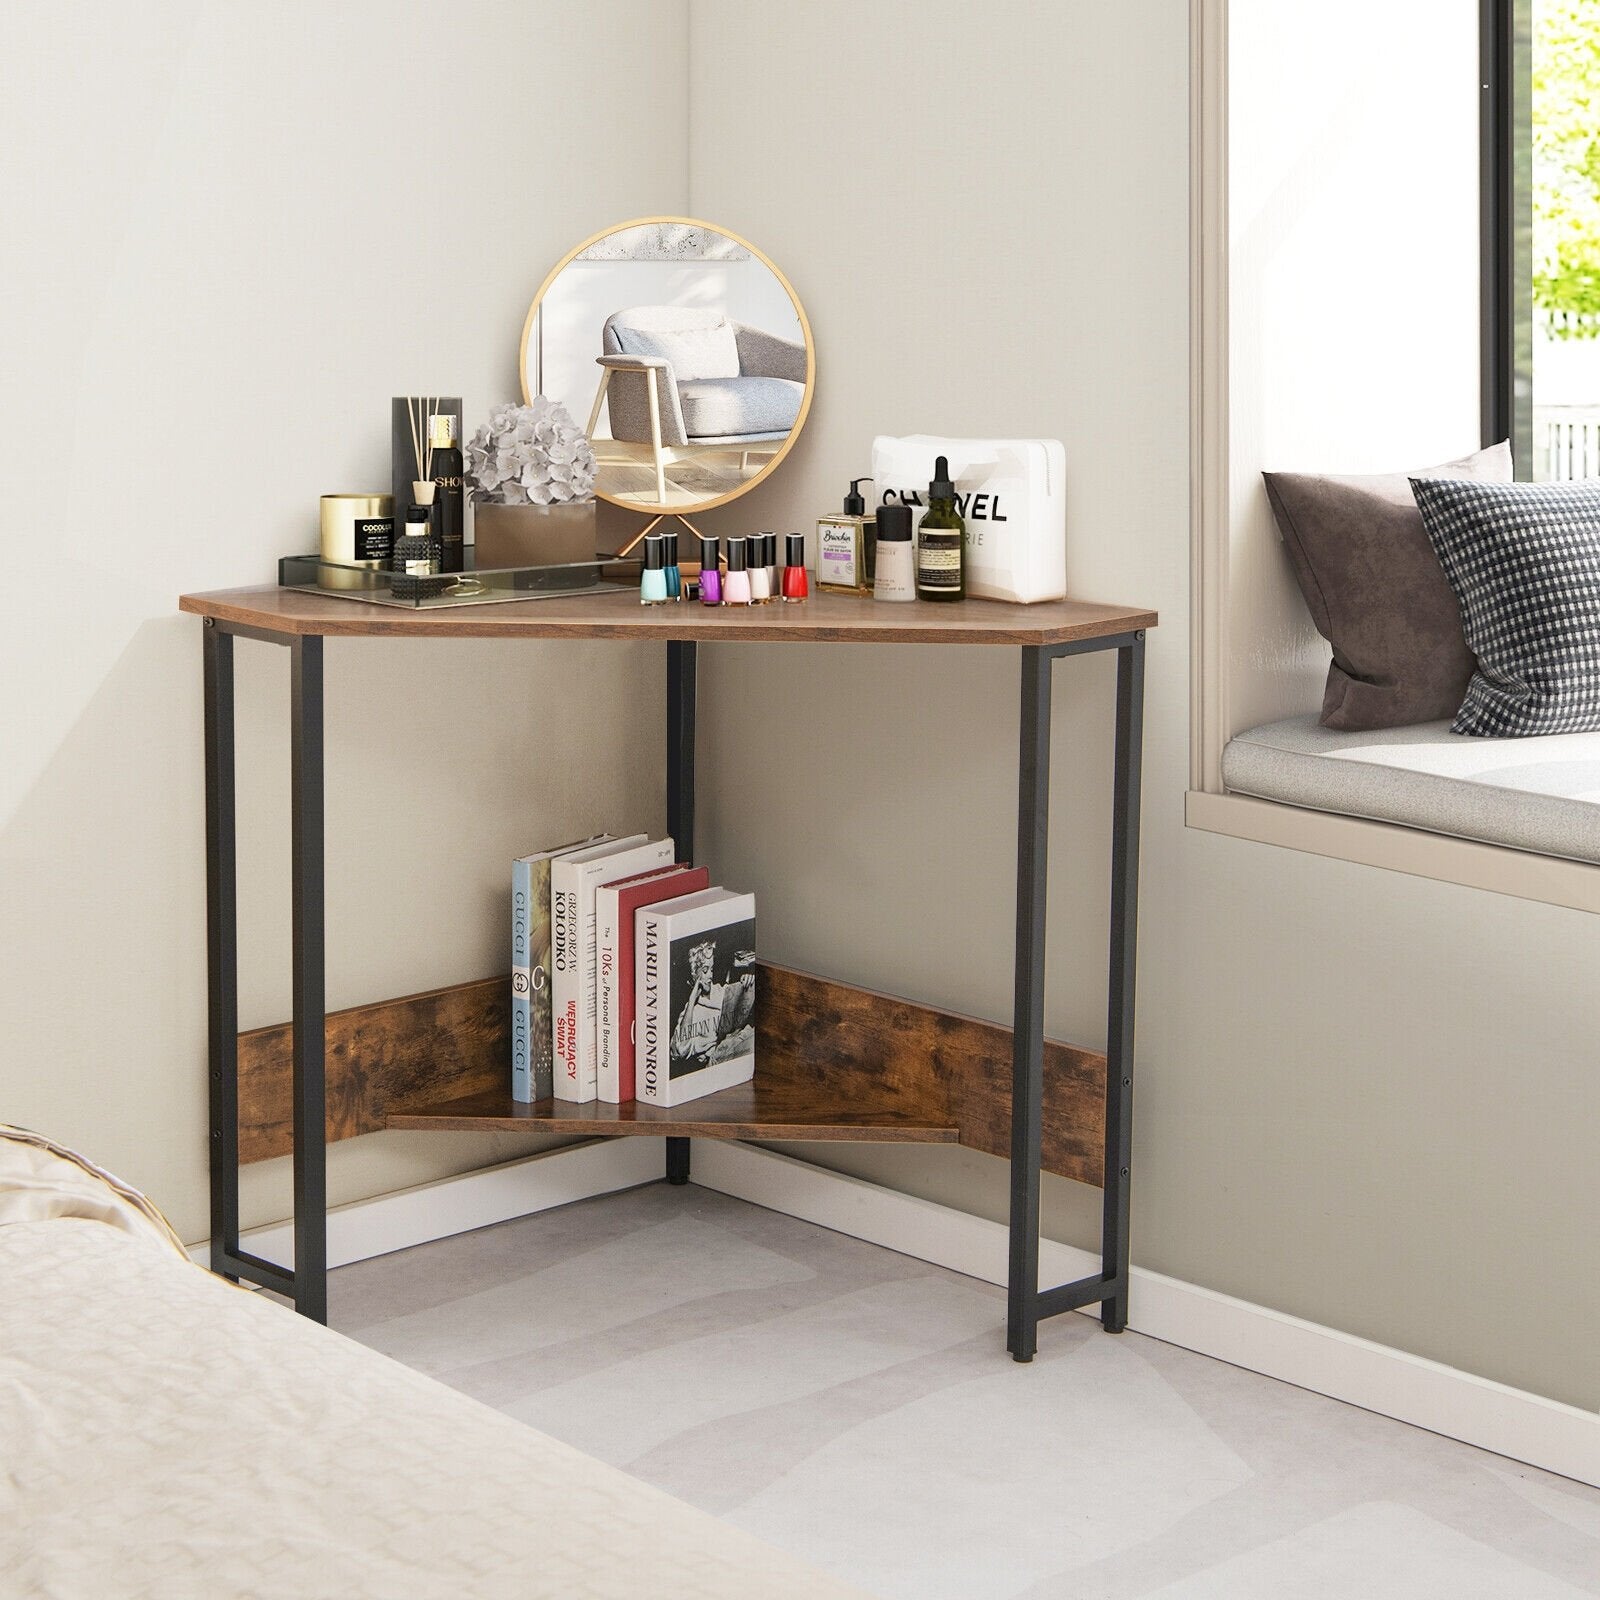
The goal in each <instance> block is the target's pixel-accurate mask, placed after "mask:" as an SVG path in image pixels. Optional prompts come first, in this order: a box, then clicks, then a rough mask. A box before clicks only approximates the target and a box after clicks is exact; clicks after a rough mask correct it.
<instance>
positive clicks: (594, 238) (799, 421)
mask: <svg viewBox="0 0 1600 1600" xmlns="http://www.w3.org/2000/svg"><path fill="white" fill-rule="evenodd" d="M656 223H677V224H681V225H683V226H686V227H691V228H705V229H708V230H709V231H710V232H712V233H716V234H720V235H721V236H722V237H723V238H724V239H732V240H733V242H734V243H735V244H738V245H742V246H743V247H744V248H745V249H746V250H748V251H749V252H750V254H751V255H753V256H754V257H755V258H756V260H758V261H759V262H760V263H761V264H762V265H763V266H764V267H765V268H766V269H767V270H768V271H769V272H770V273H771V274H772V275H773V277H775V278H776V279H777V280H778V282H779V283H780V284H782V285H783V292H784V293H785V294H786V295H788V297H789V303H790V305H792V306H793V307H794V314H795V316H797V317H798V318H799V319H800V332H801V335H802V336H803V338H804V339H805V346H806V387H805V393H804V394H803V395H801V397H800V413H799V415H798V416H797V417H796V418H795V419H794V426H793V427H792V428H790V430H789V437H788V438H787V439H785V440H784V441H783V445H782V447H781V448H780V449H779V450H778V451H777V452H776V453H775V454H774V455H773V457H772V459H771V460H770V461H769V462H768V463H767V464H766V465H765V466H764V467H763V468H762V469H761V470H760V471H759V472H758V473H756V474H755V476H754V477H752V478H750V479H748V480H747V481H745V482H744V483H741V484H740V485H739V487H738V488H737V489H735V490H733V492H732V493H731V494H725V495H718V496H715V497H713V498H712V499H709V500H696V501H695V502H694V503H693V504H692V505H683V506H671V507H666V506H656V507H651V506H642V505H639V504H638V503H637V502H636V501H633V500H619V499H617V497H616V496H615V495H609V494H607V493H606V492H605V491H604V490H603V489H602V488H601V487H600V485H599V482H598V479H597V481H596V483H595V491H594V492H595V495H596V497H597V498H598V499H601V500H604V501H607V502H608V503H609V504H611V505H614V506H620V507H621V508H622V510H624V511H633V512H637V513H638V514H639V515H640V516H645V517H650V516H654V517H656V520H657V521H659V520H660V516H662V515H665V516H669V517H680V518H681V517H693V516H698V515H699V514H700V513H701V512H702V511H711V510H713V509H715V508H716V507H717V506H725V505H727V504H729V502H730V501H734V500H737V499H738V498H739V497H740V496H741V495H746V494H749V492H750V491H751V490H752V489H753V488H755V486H756V485H757V484H758V483H764V482H765V481H766V480H767V479H768V478H769V477H770V476H771V475H772V474H773V473H774V472H775V471H776V470H777V468H778V467H779V465H780V464H781V463H782V461H783V459H784V457H785V456H787V455H788V454H789V452H790V451H791V450H792V449H794V444H795V440H796V439H798V438H799V437H800V432H801V430H802V429H803V428H804V427H805V425H806V418H807V416H809V415H810V412H811V397H812V396H813V395H814V394H815V393H816V389H817V346H816V341H815V340H814V339H813V338H812V337H811V321H810V319H809V318H808V317H807V316H806V308H805V307H804V306H803V305H801V304H800V296H799V295H797V294H796V293H795V292H794V285H793V284H792V283H790V282H789V279H788V278H787V277H786V276H785V274H784V272H783V270H782V269H781V268H780V267H779V266H778V264H777V263H776V262H775V261H774V260H773V259H772V257H771V256H769V255H768V254H767V253H766V251H764V250H761V249H758V248H757V247H756V246H755V245H753V244H751V242H750V241H749V240H748V239H746V238H745V237H744V236H743V235H742V234H737V233H735V232H734V231H733V230H732V229H731V228H724V227H722V226H720V225H719V224H718V223H715V222H707V221H706V220H705V219H704V218H703V217H634V218H632V219H631V220H629V221H627V222H616V223H613V224H612V225H611V226H610V227H609V228H602V229H600V231H599V232H598V233H591V234H590V235H589V237H588V238H587V239H582V240H580V241H579V242H578V243H577V244H576V245H574V246H573V247H572V249H571V250H569V251H568V252H567V253H566V254H565V255H564V256H563V257H562V258H561V259H560V260H559V261H558V262H557V263H556V264H555V265H554V266H553V267H552V268H551V269H550V271H549V272H548V273H546V274H545V280H544V282H543V283H541V284H540V285H539V290H538V293H537V294H535V295H534V297H533V304H532V305H530V306H529V307H528V315H527V317H526V319H525V320H524V321H523V324H522V342H521V344H520V345H519V346H518V349H517V376H518V380H519V381H520V383H521V385H522V399H523V403H524V404H525V405H526V404H528V403H530V402H531V401H532V400H533V396H532V395H531V394H530V393H529V392H528V341H529V339H530V338H531V337H532V336H533V324H534V318H535V317H537V316H538V314H539V307H540V306H541V305H542V304H543V302H544V297H545V295H546V294H548V293H549V292H550V286H551V284H553V283H554V282H555V281H556V279H557V278H559V277H560V276H561V274H562V273H563V272H564V271H566V269H567V268H568V267H569V266H571V265H572V263H573V262H574V261H576V260H577V259H578V257H579V256H581V255H582V254H583V252H584V251H585V250H587V249H589V247H590V246H591V245H596V244H599V242H600V241H601V240H602V239H608V238H610V237H611V235H612V234H614V233H622V232H625V231H626V230H627V229H629V228H641V227H645V226H648V225H651V224H656Z"/></svg>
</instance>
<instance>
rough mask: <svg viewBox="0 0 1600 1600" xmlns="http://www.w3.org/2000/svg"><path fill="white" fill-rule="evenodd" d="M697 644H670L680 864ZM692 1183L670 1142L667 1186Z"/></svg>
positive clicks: (671, 809)
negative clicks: (668, 1184) (669, 1184)
mask: <svg viewBox="0 0 1600 1600" xmlns="http://www.w3.org/2000/svg"><path fill="white" fill-rule="evenodd" d="M695 665H696V658H695V644H694V641H693V640H692V639H672V640H669V641H668V643H667V832H668V833H669V834H671V835H672V840H673V843H674V844H675V845H676V847H677V853H678V859H679V860H680V861H693V860H694V712H695ZM688 1181H689V1141H688V1140H687V1139H668V1140H667V1182H668V1183H687V1182H688Z"/></svg>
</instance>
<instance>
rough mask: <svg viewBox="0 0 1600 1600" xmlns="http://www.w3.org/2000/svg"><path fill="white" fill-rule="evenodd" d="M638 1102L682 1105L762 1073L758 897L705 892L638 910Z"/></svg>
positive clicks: (722, 890)
mask: <svg viewBox="0 0 1600 1600" xmlns="http://www.w3.org/2000/svg"><path fill="white" fill-rule="evenodd" d="M635 918H636V922H635V930H634V949H635V961H636V964H637V970H636V974H635V982H636V984H637V993H636V997H635V1015H636V1018H637V1021H636V1038H637V1049H636V1067H635V1083H634V1095H635V1097H636V1098H637V1099H639V1100H641V1101H643V1102H644V1103H645V1104H647V1105H653V1106H677V1105H682V1104H683V1103H684V1102H685V1101H687V1100H698V1099H699V1098H700V1097H701V1095H707V1094H715V1093H716V1092H717V1091H718V1090H719V1089H731V1088H732V1087H733V1086H734V1085H735V1084H737V1083H748V1082H749V1081H750V1079H751V1078H752V1077H754V1076H755V1068H756V1042H755V1040H756V1036H755V1000H756V897H755V896H754V895H753V894H735V893H734V892H733V891H732V890H730V889H704V890H702V891H701V892H700V893H699V894H686V895H682V896H680V897H679V898H678V899H676V900H663V901H661V902H659V903H658V904H656V905H653V906H641V907H640V909H639V910H638V911H637V912H636V913H635Z"/></svg>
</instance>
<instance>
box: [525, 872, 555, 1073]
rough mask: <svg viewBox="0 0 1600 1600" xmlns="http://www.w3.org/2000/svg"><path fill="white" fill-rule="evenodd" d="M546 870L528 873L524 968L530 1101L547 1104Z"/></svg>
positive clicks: (550, 1059) (550, 1053)
mask: <svg viewBox="0 0 1600 1600" xmlns="http://www.w3.org/2000/svg"><path fill="white" fill-rule="evenodd" d="M550 866H551V863H550V862H549V861H548V860H546V861H535V862H534V863H533V871H532V872H531V873H530V875H529V877H530V881H531V884H532V895H531V900H530V905H529V915H530V922H529V927H528V965H529V970H530V974H531V981H530V983H529V986H528V987H529V994H528V1005H529V1008H530V1010H531V1012H532V1041H531V1044H530V1047H529V1053H530V1054H531V1056H532V1058H533V1059H532V1072H533V1098H534V1099H535V1100H548V1099H549V1098H550V1097H551V1095H553V1094H554V1093H555V1092H556V1090H555V1051H554V1048H553V1035H552V1033H551V1029H552V1026H553V1024H554V1017H553V1015H552V1011H551V1005H550Z"/></svg>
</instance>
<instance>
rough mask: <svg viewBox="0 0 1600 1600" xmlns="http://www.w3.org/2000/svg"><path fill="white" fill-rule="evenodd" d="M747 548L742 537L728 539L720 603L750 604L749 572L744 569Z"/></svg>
mask: <svg viewBox="0 0 1600 1600" xmlns="http://www.w3.org/2000/svg"><path fill="white" fill-rule="evenodd" d="M748 548H749V547H748V543H747V541H745V540H744V539H730V540H729V541H728V571H727V573H726V575H725V576H724V578H723V580H722V603H723V605H725V606H747V605H749V604H750V598H751V594H750V574H749V572H748V571H747V570H746V562H747V557H748Z"/></svg>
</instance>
